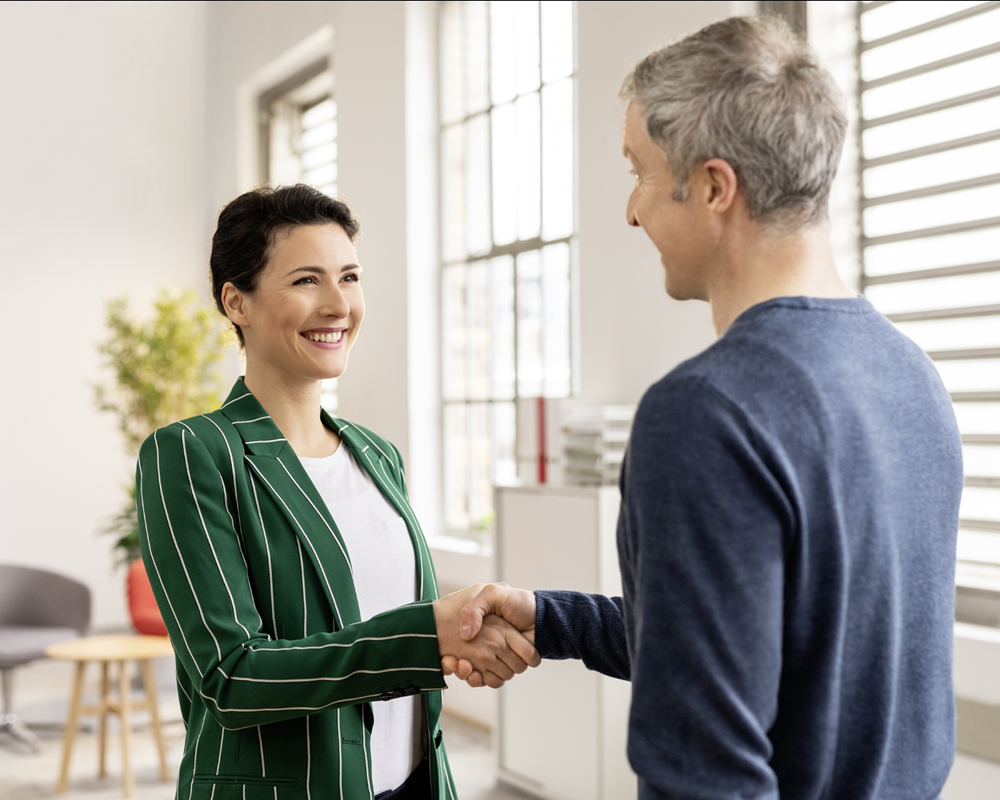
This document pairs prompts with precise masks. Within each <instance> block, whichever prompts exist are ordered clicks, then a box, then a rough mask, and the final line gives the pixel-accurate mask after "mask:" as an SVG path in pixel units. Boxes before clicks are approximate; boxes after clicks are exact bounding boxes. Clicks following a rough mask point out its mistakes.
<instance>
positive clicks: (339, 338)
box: [301, 328, 347, 350]
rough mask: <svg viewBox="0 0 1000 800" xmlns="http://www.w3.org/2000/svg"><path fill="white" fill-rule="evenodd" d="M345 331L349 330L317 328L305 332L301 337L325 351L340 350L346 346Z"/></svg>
mask: <svg viewBox="0 0 1000 800" xmlns="http://www.w3.org/2000/svg"><path fill="white" fill-rule="evenodd" d="M345 331H347V328H315V329H313V330H310V331H304V332H303V333H302V334H301V336H303V337H304V338H305V339H306V341H308V342H309V343H310V344H313V345H316V346H317V347H319V348H321V349H323V350H339V349H340V348H341V347H343V346H344V333H345Z"/></svg>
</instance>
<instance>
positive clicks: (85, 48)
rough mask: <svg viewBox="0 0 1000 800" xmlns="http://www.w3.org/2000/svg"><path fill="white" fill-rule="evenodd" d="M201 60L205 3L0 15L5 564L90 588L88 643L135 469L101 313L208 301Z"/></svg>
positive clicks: (104, 608) (0, 474)
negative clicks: (190, 299)
mask: <svg viewBox="0 0 1000 800" xmlns="http://www.w3.org/2000/svg"><path fill="white" fill-rule="evenodd" d="M204 47H205V41H204V5H203V4H202V3H192V2H170V3H115V2H99V3H62V2H53V3H2V4H0V106H2V108H3V109H4V121H5V124H4V125H3V127H2V129H0V175H2V176H3V179H2V180H3V182H2V190H0V277H2V284H0V285H2V289H0V341H2V343H3V344H2V346H0V374H2V375H3V389H4V390H3V391H2V392H0V417H2V418H3V419H4V420H5V425H4V428H5V431H4V436H3V445H4V446H3V454H2V457H0V508H3V511H4V518H3V524H2V525H0V560H2V561H4V562H8V563H20V564H27V565H32V566H41V567H48V568H51V569H54V570H57V571H60V572H64V573H66V574H70V575H74V576H76V577H78V578H81V579H83V580H85V581H86V582H87V583H89V584H90V586H91V587H92V589H93V590H94V593H95V597H94V599H95V605H94V617H93V624H94V626H95V627H98V628H100V627H114V626H120V625H124V624H125V623H126V619H127V617H126V611H125V605H124V599H123V580H124V576H123V575H122V574H120V573H117V574H113V573H112V569H111V563H112V558H111V555H110V547H111V541H110V540H109V539H108V538H98V537H97V536H96V534H95V530H96V529H97V528H98V526H99V525H100V523H101V521H102V519H103V518H105V517H107V516H108V515H110V514H113V513H114V512H116V511H118V509H119V508H120V507H121V505H122V503H123V501H124V499H125V495H124V486H125V485H126V484H127V483H128V482H130V481H131V480H132V475H133V472H134V464H133V463H132V462H131V460H130V459H129V458H127V457H126V456H125V455H123V449H122V443H121V441H120V439H119V436H118V434H117V431H116V429H115V421H114V419H113V418H112V417H110V416H108V415H106V414H99V413H98V412H97V411H95V409H94V402H93V392H92V389H91V385H90V384H91V382H92V381H93V380H94V379H95V378H96V377H97V376H98V375H99V374H100V373H99V370H98V356H97V353H96V351H95V346H96V344H97V342H98V341H99V340H101V339H102V338H103V337H104V329H103V319H104V303H105V301H106V300H107V299H108V298H110V297H114V296H118V295H121V294H122V293H127V294H128V295H129V296H130V298H132V300H133V301H134V304H135V305H136V306H138V305H141V304H143V303H145V302H146V301H147V300H148V299H149V298H150V297H151V296H152V295H153V294H154V293H155V289H156V287H159V286H176V287H181V286H185V287H195V286H197V287H200V286H201V285H202V284H203V283H204V278H203V275H204V263H205V256H206V239H207V235H208V228H207V226H206V222H205V217H204V214H203V213H202V209H203V207H204V197H205V191H204V189H205V184H204V171H205V161H204V141H203V130H204V113H203V109H204Z"/></svg>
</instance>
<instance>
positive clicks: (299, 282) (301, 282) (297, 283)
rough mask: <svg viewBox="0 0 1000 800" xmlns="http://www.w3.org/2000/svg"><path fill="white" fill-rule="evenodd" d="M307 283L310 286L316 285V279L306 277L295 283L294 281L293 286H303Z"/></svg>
mask: <svg viewBox="0 0 1000 800" xmlns="http://www.w3.org/2000/svg"><path fill="white" fill-rule="evenodd" d="M307 281H308V282H309V283H310V284H314V283H316V279H315V278H313V277H306V278H299V279H298V280H297V281H295V284H294V285H295V286H298V285H299V284H305V283H306V282H307Z"/></svg>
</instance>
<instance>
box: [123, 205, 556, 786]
mask: <svg viewBox="0 0 1000 800" xmlns="http://www.w3.org/2000/svg"><path fill="white" fill-rule="evenodd" d="M357 235H358V224H357V222H356V220H355V219H354V218H353V217H352V215H351V212H350V210H349V209H348V208H347V206H345V205H344V204H343V203H341V202H339V201H336V200H333V199H331V198H329V197H327V196H326V195H323V194H322V193H320V192H318V191H315V190H313V189H310V188H308V187H305V186H293V187H285V188H282V189H277V190H270V189H258V190H255V191H253V192H248V193H247V194H244V195H242V196H240V197H239V198H237V199H236V200H234V201H233V202H232V203H230V204H229V205H228V206H227V207H226V208H225V209H223V211H222V213H221V214H220V216H219V224H218V229H217V230H216V233H215V236H214V238H213V242H212V255H211V279H212V290H213V294H214V296H215V301H216V305H217V306H218V308H219V310H220V311H221V312H222V313H223V314H225V315H226V316H227V317H228V318H229V319H230V320H231V321H232V323H233V325H234V327H235V330H236V333H237V336H238V337H239V339H240V343H241V345H242V346H243V347H244V350H245V353H246V375H245V377H244V378H242V379H240V380H238V381H237V382H236V385H235V386H234V387H233V390H232V392H231V393H230V395H229V397H228V399H227V400H226V402H225V403H224V404H223V405H222V407H221V408H220V409H219V410H218V411H214V412H212V413H211V414H205V415H202V416H200V417H194V418H192V419H188V420H184V421H182V422H179V423H175V424H173V425H169V426H167V427H165V428H161V429H160V430H158V431H157V432H156V433H154V434H153V435H152V436H151V437H150V438H149V439H148V440H147V441H146V442H145V444H144V445H143V447H142V450H141V452H140V456H139V465H138V471H137V499H138V504H139V520H140V539H141V545H142V555H143V560H144V561H145V564H146V569H147V572H148V574H149V576H150V580H151V583H152V585H153V590H154V592H155V594H156V598H157V603H158V604H159V606H160V609H161V611H162V613H163V618H164V621H165V622H166V625H167V628H168V630H169V632H170V638H171V641H172V642H173V645H174V650H175V653H176V657H177V663H178V669H177V683H178V690H179V693H180V701H181V709H182V712H183V715H184V719H185V722H186V726H187V739H186V743H185V749H184V755H183V759H182V762H181V767H180V775H179V784H178V797H180V798H188V799H189V800H198V799H199V798H205V799H206V800H209V799H211V800H227V799H228V798H240V800H242V799H243V798H247V800H254V799H255V798H262V800H263V798H267V800H284V799H285V798H295V799H296V800H298V798H303V799H304V798H310V799H311V800H319V798H345V799H346V798H350V800H355V799H356V798H380V799H381V798H394V799H396V798H435V800H437V799H439V798H440V799H441V800H444V799H445V798H453V797H454V796H455V791H454V785H453V783H452V780H451V775H450V772H449V768H448V761H447V757H446V755H445V751H444V747H443V746H442V737H441V731H440V727H439V716H440V711H441V699H440V698H441V695H440V692H439V691H438V690H440V689H442V688H443V687H444V679H443V676H442V672H441V665H440V659H441V657H442V656H443V655H445V654H453V655H456V656H462V655H463V654H462V653H461V652H460V651H461V648H462V647H463V643H462V642H461V639H460V638H459V636H458V614H459V611H460V609H461V606H462V605H463V604H464V603H465V601H466V600H467V599H468V598H469V597H471V595H472V592H473V590H467V591H465V592H461V593H456V594H455V595H449V596H448V597H446V598H443V599H440V600H438V599H437V585H436V578H435V575H434V567H433V564H432V563H431V558H430V553H429V551H428V548H427V543H426V541H425V540H424V537H423V534H422V533H421V531H420V526H419V524H418V523H417V520H416V518H415V517H414V515H413V512H412V510H411V509H410V506H409V503H408V500H407V494H406V485H405V483H404V477H403V464H402V460H401V459H400V456H399V452H398V451H397V450H396V448H395V447H393V446H392V445H391V444H390V443H389V442H387V441H385V440H384V439H381V438H380V437H378V436H376V435H375V434H374V433H372V432H371V431H368V430H366V429H364V428H362V427H360V426H358V425H353V424H351V423H348V422H345V421H344V420H335V419H331V418H330V417H329V416H328V415H327V414H326V413H325V412H323V411H322V410H321V408H320V386H321V381H322V380H323V379H326V378H332V377H336V376H339V375H341V374H342V373H343V372H344V370H345V369H346V367H347V360H348V355H349V353H350V350H351V346H352V345H353V344H354V342H355V340H356V339H357V336H358V332H359V330H360V327H361V322H362V319H363V318H364V313H365V307H364V297H363V294H362V290H361V275H362V269H361V267H360V266H359V265H358V263H357V261H358V259H357V254H356V251H355V248H354V240H355V239H356V237H357ZM477 641H478V639H477ZM508 642H509V645H508ZM480 644H481V645H482V647H481V648H480V649H479V650H478V651H475V652H473V651H471V650H469V651H468V652H467V655H466V657H467V658H468V659H469V660H470V661H472V662H473V663H475V659H477V658H478V659H479V663H480V664H483V665H484V669H485V670H486V671H491V672H492V673H493V675H492V680H493V683H494V685H499V684H500V683H502V682H503V680H507V679H509V678H511V677H513V674H514V673H515V672H520V671H523V670H524V668H525V661H528V662H530V663H532V664H537V663H538V657H537V653H535V652H534V649H533V648H532V647H531V645H530V644H529V643H528V642H527V641H526V640H525V639H524V638H523V637H521V636H520V635H519V634H517V633H516V632H515V631H513V629H512V628H509V626H506V624H505V623H501V622H500V621H498V620H496V618H494V622H493V625H492V628H491V634H490V637H488V640H487V641H484V642H481V643H480ZM511 647H513V648H516V649H517V653H515V652H513V651H512V650H511V649H510V648H511ZM518 653H520V656H519V655H518ZM477 666H478V664H477ZM372 701H389V702H372Z"/></svg>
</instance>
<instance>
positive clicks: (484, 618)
mask: <svg viewBox="0 0 1000 800" xmlns="http://www.w3.org/2000/svg"><path fill="white" fill-rule="evenodd" d="M476 589H478V591H475V592H473V590H476ZM455 594H456V595H463V596H466V597H468V598H469V599H468V601H467V602H466V604H465V606H464V607H463V608H462V611H461V617H460V619H461V635H462V638H463V639H465V640H472V639H474V638H475V637H476V636H477V635H478V634H479V633H480V632H481V628H485V627H486V626H488V625H489V626H494V625H501V624H503V622H504V621H506V623H509V624H510V625H513V626H514V627H515V628H516V629H517V630H519V631H520V632H521V635H522V636H523V637H524V639H525V640H526V641H527V642H530V643H531V645H532V651H533V653H534V654H535V655H536V656H537V655H538V651H537V650H535V649H534V642H535V615H536V612H537V606H536V603H535V594H534V592H530V591H528V590H526V589H511V588H510V586H508V585H507V584H506V583H502V582H501V583H493V584H477V585H476V586H470V587H468V588H467V589H464V590H462V592H456V593H455ZM450 596H451V595H449V597H450ZM501 617H502V618H503V619H502V620H501V619H500V618H501ZM439 642H440V639H439ZM439 649H440V646H439ZM442 652H443V651H442ZM540 662H541V658H540V657H538V661H535V662H534V663H531V666H533V667H535V666H538V664H539V663H540ZM441 669H442V671H443V672H444V674H445V675H456V676H458V678H459V679H460V680H463V681H465V682H466V683H468V684H469V685H470V686H473V687H480V686H484V685H485V686H492V687H493V688H498V687H497V686H494V684H495V683H496V681H497V680H498V679H499V678H498V677H497V676H495V675H494V676H492V677H486V676H484V675H483V674H482V672H481V671H480V670H478V669H476V668H475V666H474V665H473V663H472V662H471V661H470V660H469V659H467V658H459V657H457V656H456V655H455V654H453V653H448V654H447V655H444V656H443V657H442V659H441ZM500 685H503V684H502V682H501V683H500Z"/></svg>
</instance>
